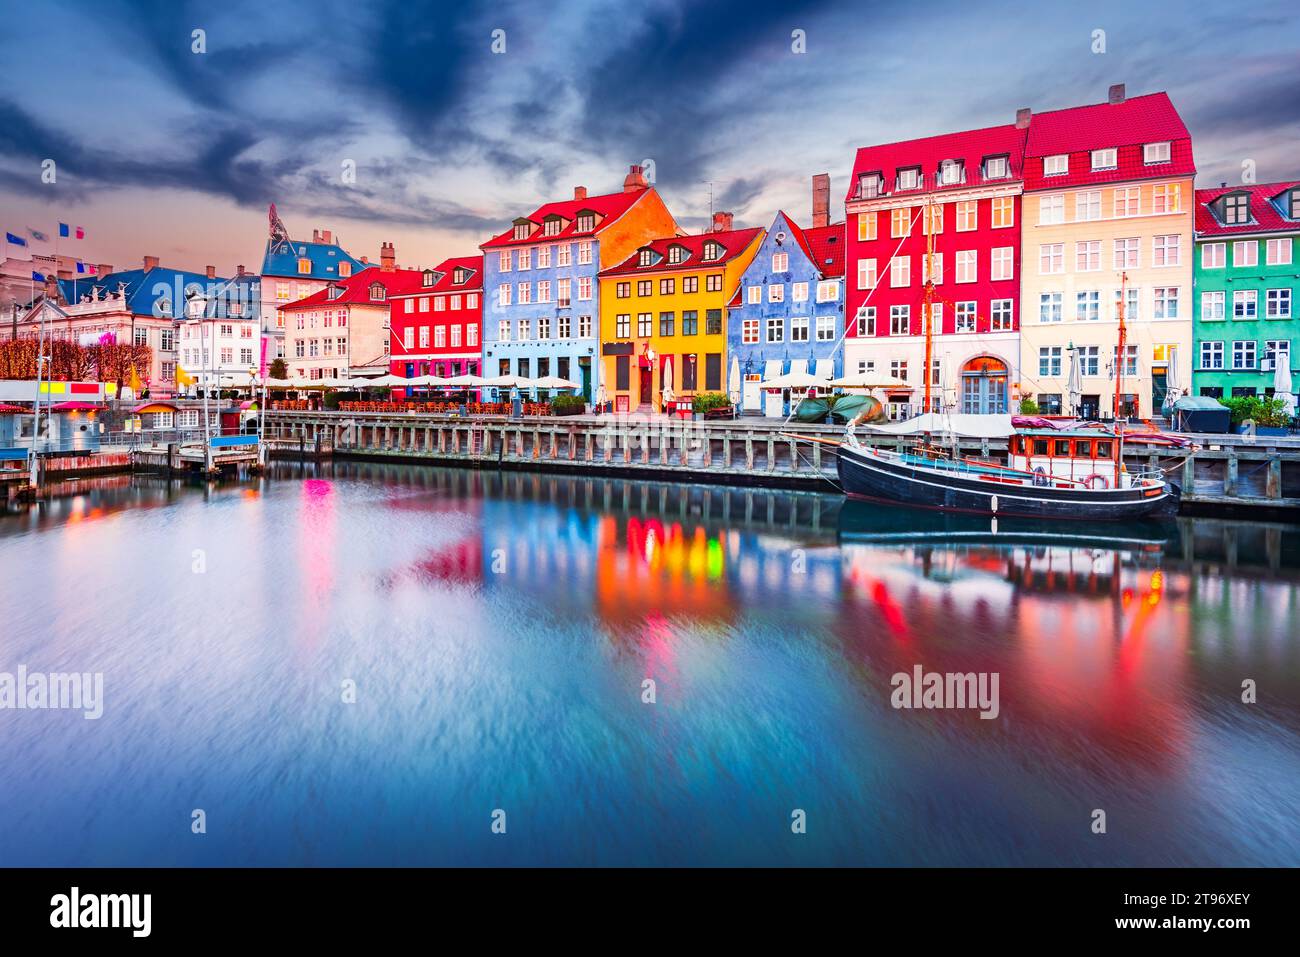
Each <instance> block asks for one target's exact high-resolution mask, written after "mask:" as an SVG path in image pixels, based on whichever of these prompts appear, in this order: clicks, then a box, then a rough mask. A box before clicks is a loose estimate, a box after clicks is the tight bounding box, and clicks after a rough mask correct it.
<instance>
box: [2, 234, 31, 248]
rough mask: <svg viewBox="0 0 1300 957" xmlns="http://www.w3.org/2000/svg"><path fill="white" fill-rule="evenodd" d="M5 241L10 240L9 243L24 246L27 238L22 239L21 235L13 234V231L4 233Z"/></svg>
mask: <svg viewBox="0 0 1300 957" xmlns="http://www.w3.org/2000/svg"><path fill="white" fill-rule="evenodd" d="M5 241H6V242H11V243H13V244H14V245H15V246H26V245H27V240H25V239H23V237H21V236H15V235H14V234H13V233H5Z"/></svg>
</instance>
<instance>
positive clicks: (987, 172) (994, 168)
mask: <svg viewBox="0 0 1300 957" xmlns="http://www.w3.org/2000/svg"><path fill="white" fill-rule="evenodd" d="M1009 175H1011V170H1010V166H1009V165H1008V163H1007V157H1005V156H990V157H989V158H988V159H986V160H985V161H984V176H985V178H986V179H1006V178H1007V177H1008V176H1009Z"/></svg>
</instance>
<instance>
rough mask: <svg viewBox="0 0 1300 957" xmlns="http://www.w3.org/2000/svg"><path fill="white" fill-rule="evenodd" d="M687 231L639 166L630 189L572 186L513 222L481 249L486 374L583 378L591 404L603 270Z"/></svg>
mask: <svg viewBox="0 0 1300 957" xmlns="http://www.w3.org/2000/svg"><path fill="white" fill-rule="evenodd" d="M678 232H680V230H679V229H678V227H677V223H676V221H675V220H674V219H673V217H672V214H671V213H669V212H668V208H667V207H666V206H665V205H664V203H663V200H662V199H660V197H659V194H658V192H656V191H655V190H654V188H652V187H651V186H650V185H649V184H648V183H647V182H646V179H645V175H644V174H643V173H642V171H641V167H639V166H633V167H632V170H631V172H630V173H628V175H627V178H626V179H625V180H624V182H623V190H622V192H619V193H609V194H607V195H604V196H591V197H589V196H588V195H587V190H586V188H585V187H582V186H579V187H577V188H575V189H574V193H573V199H570V200H564V201H562V202H557V203H548V204H546V205H544V206H541V207H539V208H538V209H536V210H534V211H533V212H532V213H531V214H529V215H528V216H521V217H519V218H518V219H516V220H515V221H514V223H513V224H512V225H511V227H510V229H508V230H506V231H505V232H504V233H501V234H500V235H499V236H496V237H494V238H492V239H490V240H488V241H487V242H486V243H484V244H483V245H482V246H481V247H480V248H481V249H482V250H483V375H485V376H488V377H495V376H499V375H514V376H521V377H523V378H528V379H536V378H541V377H543V376H559V377H560V378H562V379H568V380H570V381H573V382H578V383H580V384H581V386H582V395H583V396H585V398H586V399H587V401H588V402H590V401H592V400H593V399H594V398H595V396H596V394H597V390H598V388H599V377H600V371H599V370H600V359H599V348H600V281H599V279H598V278H597V276H598V274H599V273H600V271H601V269H604V268H608V267H610V266H613V265H615V264H617V263H620V262H622V261H623V260H624V259H626V258H627V257H628V256H630V255H631V254H632V252H633V251H634V250H636V249H637V248H638V247H640V246H641V245H643V244H644V243H646V242H648V241H650V240H651V239H657V238H659V237H661V236H672V235H675V234H677V233H678Z"/></svg>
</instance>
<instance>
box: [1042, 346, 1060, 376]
mask: <svg viewBox="0 0 1300 957" xmlns="http://www.w3.org/2000/svg"><path fill="white" fill-rule="evenodd" d="M1038 374H1039V375H1041V376H1059V375H1060V374H1061V347H1060V346H1040V347H1039V349H1038Z"/></svg>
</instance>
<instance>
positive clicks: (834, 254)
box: [792, 223, 844, 279]
mask: <svg viewBox="0 0 1300 957" xmlns="http://www.w3.org/2000/svg"><path fill="white" fill-rule="evenodd" d="M792 225H793V224H792ZM803 234H804V238H805V239H806V240H807V241H808V245H809V246H810V247H811V248H812V257H811V258H812V261H813V262H814V263H816V264H817V268H818V269H820V270H821V271H822V275H823V276H825V277H826V278H827V279H830V278H832V277H834V276H843V275H844V224H843V223H832V224H831V225H829V226H816V227H814V228H812V229H805V230H804V231H803Z"/></svg>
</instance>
